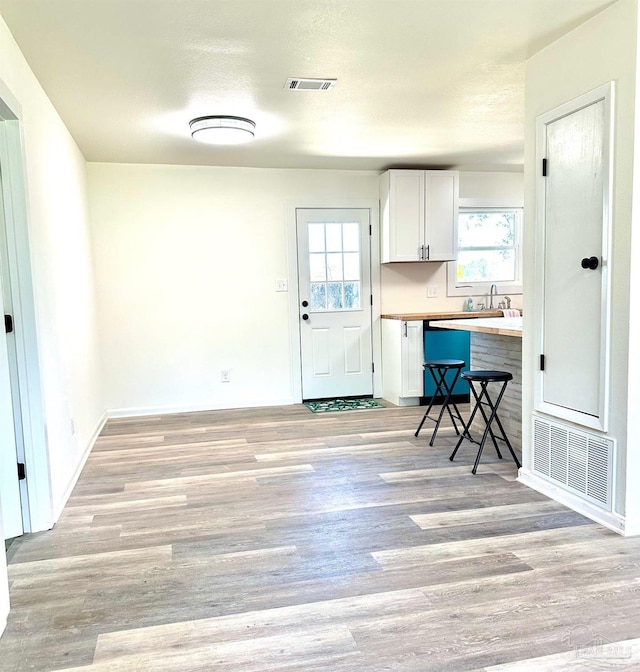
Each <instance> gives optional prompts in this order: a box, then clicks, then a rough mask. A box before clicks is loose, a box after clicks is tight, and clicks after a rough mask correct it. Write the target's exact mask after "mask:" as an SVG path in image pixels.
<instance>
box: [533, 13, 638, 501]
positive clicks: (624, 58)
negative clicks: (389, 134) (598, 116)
mask: <svg viewBox="0 0 640 672" xmlns="http://www.w3.org/2000/svg"><path fill="white" fill-rule="evenodd" d="M636 12H637V2H636V0H620V2H618V3H616V4H614V5H613V6H611V7H610V8H608V9H607V10H605V11H604V12H602V13H600V14H598V15H597V16H595V17H594V18H593V19H591V20H590V21H588V22H587V23H585V24H583V25H581V26H580V27H578V28H576V29H575V30H573V31H572V32H570V33H568V34H567V35H565V36H563V37H561V38H560V39H559V40H558V41H556V42H554V43H553V44H551V45H550V46H548V47H547V48H545V49H544V50H542V51H541V52H539V53H538V54H536V55H535V56H533V57H532V58H531V59H530V60H529V61H528V62H527V68H526V84H525V91H526V103H525V108H526V110H525V111H526V118H525V132H526V136H525V240H524V243H525V248H524V249H525V303H524V310H525V312H532V313H533V311H534V305H533V292H532V291H529V288H532V287H533V273H534V228H535V217H536V210H535V205H536V203H535V188H536V185H535V182H536V161H535V121H536V116H538V115H540V114H542V113H544V112H546V111H548V110H551V109H553V108H554V107H557V106H558V105H560V104H562V103H565V102H567V101H570V100H572V99H573V98H575V97H577V96H579V95H581V94H583V93H586V92H587V91H590V90H591V89H594V88H595V87H597V86H599V85H601V84H604V83H605V82H608V81H611V80H613V81H615V84H616V94H615V96H616V102H615V108H616V109H615V149H614V162H615V164H614V196H613V247H612V254H611V273H612V290H613V291H612V313H611V329H612V333H611V338H612V340H611V343H612V367H611V371H612V375H611V400H610V408H611V412H610V419H611V422H610V432H609V435H610V436H611V437H613V438H615V439H616V440H617V442H618V450H619V454H620V459H619V461H618V465H619V467H618V468H619V473H618V476H619V483H620V484H621V487H620V488H619V489H618V491H617V493H616V508H617V511H618V512H619V513H624V510H625V496H626V495H629V496H632V497H634V498H636V499H637V498H638V497H640V490H639V489H638V488H637V485H634V488H633V491H634V493H635V494H632V493H631V492H630V491H629V492H628V493H625V487H624V482H625V472H626V462H627V447H628V446H632V445H633V447H634V451H636V452H637V450H638V446H639V445H640V443H639V441H638V439H639V438H640V437H639V435H638V434H639V430H638V427H637V408H636V409H635V414H634V415H635V416H636V417H632V416H628V413H629V411H630V409H628V407H627V392H628V390H627V383H628V378H627V370H628V361H629V360H628V351H629V295H630V287H629V273H630V263H631V256H630V243H631V228H632V227H631V222H632V220H631V204H632V176H633V151H634V146H633V138H634V102H635V101H634V98H635V77H636V72H635V54H636V35H637V31H636V18H637V17H636ZM635 343H638V339H637V338H636V340H635ZM636 347H637V346H636ZM535 361H537V359H536V353H534V352H533V343H532V339H531V338H529V337H528V336H527V334H526V333H525V338H524V341H523V367H524V371H523V421H524V422H523V434H524V440H525V443H524V452H523V464H524V466H525V467H527V468H530V467H531V447H530V432H531V424H530V417H531V412H532V410H533V387H534V375H535V371H534V368H533V366H532V363H533V362H535ZM637 385H638V378H637V376H636V377H635V382H633V386H634V387H636V388H637ZM629 398H631V397H629ZM628 419H629V421H630V422H631V420H635V427H634V426H633V424H630V425H629V428H630V434H629V439H631V438H632V433H633V442H632V441H627V438H628V437H627V420H628ZM634 473H635V474H637V472H634ZM627 506H628V505H627Z"/></svg>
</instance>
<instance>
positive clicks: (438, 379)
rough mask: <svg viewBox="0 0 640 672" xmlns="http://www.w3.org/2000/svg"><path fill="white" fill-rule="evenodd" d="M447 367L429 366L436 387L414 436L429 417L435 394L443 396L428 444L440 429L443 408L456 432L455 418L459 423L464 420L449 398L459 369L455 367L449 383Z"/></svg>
mask: <svg viewBox="0 0 640 672" xmlns="http://www.w3.org/2000/svg"><path fill="white" fill-rule="evenodd" d="M447 370H448V369H444V370H443V369H436V370H435V371H434V369H432V368H429V371H430V372H431V377H432V378H433V382H434V383H435V385H436V389H435V391H434V393H433V396H432V397H431V401H430V402H429V405H428V406H427V410H426V412H425V414H424V415H423V416H422V420H421V421H420V424H419V425H418V429H416V433H415V435H414V436H416V437H417V436H418V434H420V430H421V429H422V425H424V421H425V420H426V419H427V418H429V413H430V412H431V409H432V408H433V404H434V400H435V398H436V397H437V396H441V397H442V398H443V402H442V408H441V409H440V413H439V414H438V418H437V419H436V420H435V423H436V425H435V428H434V430H433V433H432V434H431V439H430V441H429V445H430V446H433V442H434V441H435V438H436V435H437V434H438V429H440V423H441V422H442V416H443V415H444V413H445V410H446V411H447V412H448V413H449V417H450V418H451V423H452V424H453V428H454V429H455V431H456V434H460V432H459V431H458V426H457V425H456V421H455V418H457V419H458V420H459V421H460V425H461V426H463V425H464V421H463V419H462V415H461V414H460V411H459V409H458V407H457V406H456V403H455V401H452V400H451V395H452V393H453V388H454V387H455V384H456V383H457V382H458V377H459V376H460V369H456V372H455V375H454V377H453V380H452V381H451V384H449V383H447V380H446V378H445V376H446V374H447ZM452 406H453V409H454V412H452V411H451V407H452ZM429 419H430V420H433V419H434V418H429Z"/></svg>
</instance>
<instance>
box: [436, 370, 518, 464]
mask: <svg viewBox="0 0 640 672" xmlns="http://www.w3.org/2000/svg"><path fill="white" fill-rule="evenodd" d="M507 384H508V381H506V382H504V383H503V384H502V388H501V389H500V392H499V394H498V397H497V399H496V401H495V403H494V402H492V401H491V397H490V396H489V393H488V392H487V385H488V382H484V381H483V382H481V383H480V394H478V393H477V392H476V389H475V387H474V385H473V383H472V382H470V383H469V387H470V388H471V392H472V393H473V396H474V398H475V402H476V404H475V407H474V409H473V411H472V413H471V416H470V417H469V420H468V422H467V424H466V425H465V427H464V429H463V431H462V434H461V435H460V438H459V439H458V443H457V444H456V447H455V448H454V450H453V453H451V457H450V458H449V459H450V460H451V461H453V458H454V457H455V455H456V453H457V452H458V448H460V444H461V443H462V441H463V440H464V439H467V440H469V441H471V442H472V443H479V448H478V454H477V455H476V460H475V463H474V465H473V469H472V470H471V473H472V474H475V473H476V471H477V470H478V464H480V458H481V456H482V451H483V450H484V444H485V442H486V440H487V437H488V436H491V440H492V442H493V445H494V446H495V449H496V452H497V454H498V457H499V458H500V459H502V455H501V454H500V449H499V448H498V443H497V441H496V439H500V440H501V441H504V442H505V443H506V444H507V448H508V449H509V452H510V453H511V456H512V457H513V460H514V462H515V463H516V466H517V467H518V468H520V467H521V466H522V465H521V464H520V460H518V457H517V456H516V454H515V452H514V450H513V447H512V446H511V442H510V441H509V438H508V437H507V434H506V432H505V431H504V427H503V426H502V423H501V422H500V418H499V417H498V407H499V406H500V402H501V401H502V397H503V396H504V393H505V390H506V389H507ZM483 399H484V400H486V401H483ZM485 405H486V406H488V407H489V409H490V411H491V412H490V414H489V417H487V414H486V412H485V410H484V406H485ZM478 409H479V410H480V412H481V414H482V417H483V419H484V421H485V428H484V432H483V434H482V438H481V439H480V441H479V442H478V441H475V440H474V439H472V438H471V434H470V433H469V430H470V428H471V425H472V423H473V420H474V418H475V416H476V413H477V411H478ZM494 421H495V422H496V424H497V425H498V428H499V430H500V434H499V435H498V436H496V435H495V434H494V432H493V429H492V427H491V425H492V424H493V422H494Z"/></svg>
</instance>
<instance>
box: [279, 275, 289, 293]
mask: <svg viewBox="0 0 640 672" xmlns="http://www.w3.org/2000/svg"><path fill="white" fill-rule="evenodd" d="M288 291H289V283H288V282H287V279H286V278H279V279H278V280H276V292H288Z"/></svg>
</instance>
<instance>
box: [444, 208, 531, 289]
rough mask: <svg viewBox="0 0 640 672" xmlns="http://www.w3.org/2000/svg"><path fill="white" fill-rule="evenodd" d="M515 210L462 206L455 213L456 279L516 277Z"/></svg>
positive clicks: (494, 280)
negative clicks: (456, 228)
mask: <svg viewBox="0 0 640 672" xmlns="http://www.w3.org/2000/svg"><path fill="white" fill-rule="evenodd" d="M518 216H519V212H518V211H517V210H461V211H460V214H459V216H458V265H457V274H456V275H457V281H458V282H459V283H461V282H467V283H471V282H513V281H515V280H516V279H517V272H518V268H517V262H518V258H517V257H518V255H517V244H518V240H517V239H518Z"/></svg>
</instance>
